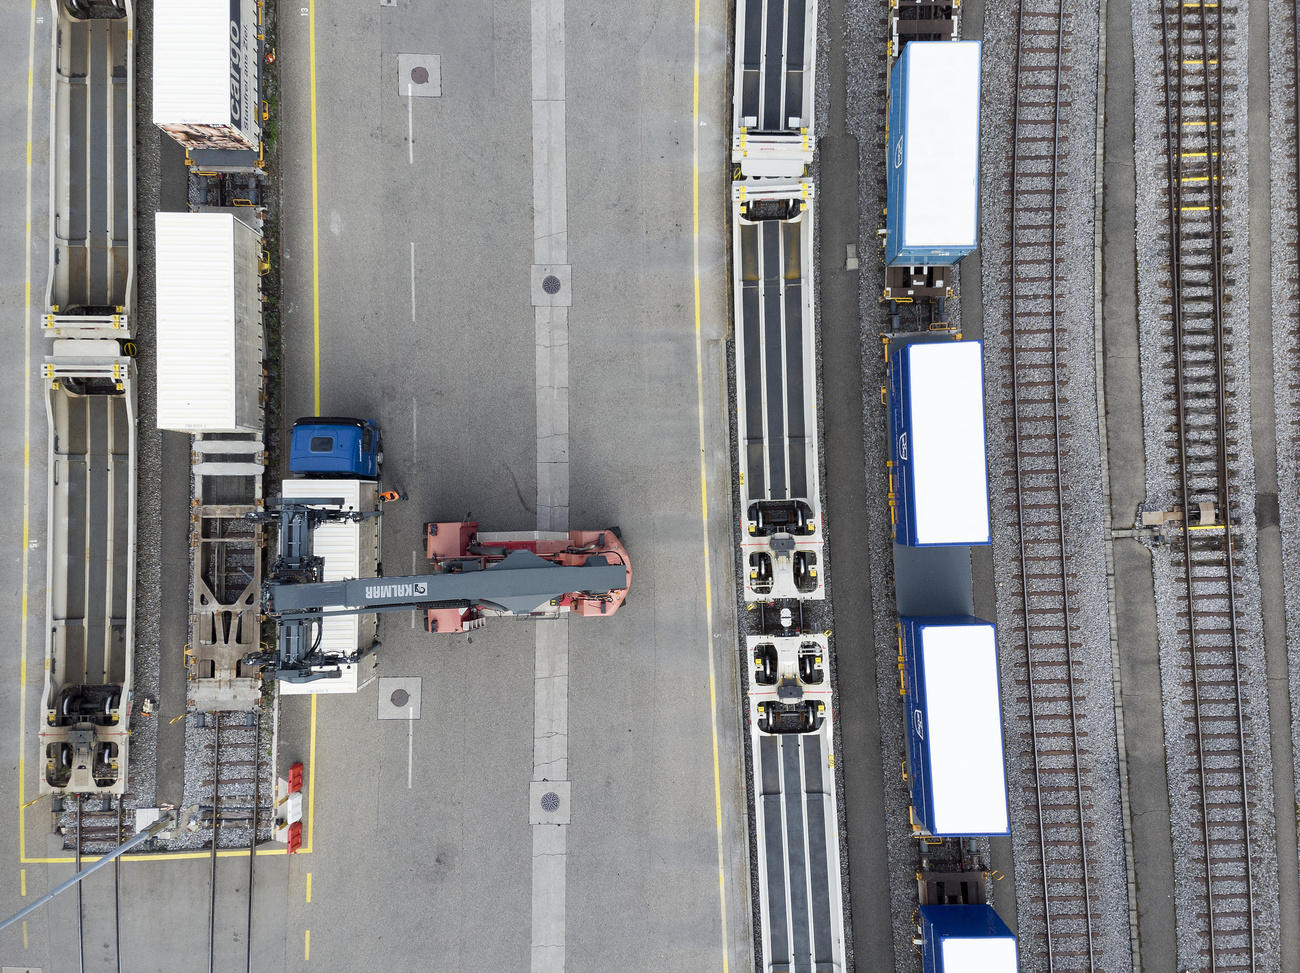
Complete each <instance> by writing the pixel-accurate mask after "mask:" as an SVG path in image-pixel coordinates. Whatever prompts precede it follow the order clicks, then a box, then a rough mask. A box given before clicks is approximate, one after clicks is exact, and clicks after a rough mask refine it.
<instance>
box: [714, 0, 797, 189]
mask: <svg viewBox="0 0 1300 973" xmlns="http://www.w3.org/2000/svg"><path fill="white" fill-rule="evenodd" d="M736 13H737V15H736V63H735V70H734V77H735V91H734V92H733V95H732V112H733V119H732V139H731V161H732V162H733V163H736V164H737V165H739V166H740V171H741V174H742V175H743V176H745V177H747V178H756V177H782V178H794V179H797V178H799V177H800V176H802V175H803V174H804V171H805V169H806V168H807V166H808V165H810V164H811V163H812V156H813V144H814V137H813V112H814V108H813V83H812V81H813V67H814V59H815V58H816V51H817V29H816V28H817V0H803V2H798V0H794V2H789V0H742V3H741V5H740V7H739V8H738V9H737V12H736Z"/></svg>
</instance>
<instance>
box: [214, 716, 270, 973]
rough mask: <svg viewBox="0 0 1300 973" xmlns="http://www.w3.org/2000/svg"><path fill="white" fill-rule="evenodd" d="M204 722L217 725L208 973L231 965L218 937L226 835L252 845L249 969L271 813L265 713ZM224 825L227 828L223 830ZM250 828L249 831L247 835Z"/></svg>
mask: <svg viewBox="0 0 1300 973" xmlns="http://www.w3.org/2000/svg"><path fill="white" fill-rule="evenodd" d="M203 715H204V723H205V724H208V723H210V726H211V729H212V751H211V752H212V764H211V776H210V777H208V778H206V779H205V780H204V781H203V786H204V787H211V789H212V791H211V793H212V803H211V806H210V808H208V809H207V811H208V821H207V823H208V825H209V827H210V828H211V829H212V838H211V844H210V849H211V856H210V858H209V865H208V973H214V971H215V970H217V969H230V968H231V966H230V957H229V956H225V955H223V957H222V960H221V962H220V963H219V962H218V959H217V954H218V944H219V942H222V940H219V939H218V936H217V849H218V848H220V847H221V844H222V837H223V833H224V834H225V835H226V836H227V837H228V838H229V839H230V840H231V846H232V847H233V846H235V845H242V846H244V847H246V848H247V849H248V874H247V876H246V879H245V891H246V893H247V896H246V901H247V912H246V915H245V916H243V917H241V918H242V919H243V920H244V921H243V933H244V953H245V956H244V968H245V970H248V971H250V973H251V970H252V968H253V878H254V866H255V865H256V861H257V836H258V830H259V828H261V827H262V826H263V825H264V824H268V825H269V823H270V817H269V812H268V813H267V814H263V813H262V811H263V809H262V807H261V798H262V788H261V780H260V772H261V769H262V768H261V761H260V759H259V751H260V749H261V727H262V721H261V714H260V713H258V712H257V711H253V712H248V713H221V712H216V713H207V714H203ZM223 829H224V832H223ZM243 832H247V835H246V837H245V835H244V834H243Z"/></svg>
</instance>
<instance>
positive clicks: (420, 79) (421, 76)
mask: <svg viewBox="0 0 1300 973" xmlns="http://www.w3.org/2000/svg"><path fill="white" fill-rule="evenodd" d="M411 80H412V81H414V82H415V83H416V84H428V83H429V69H428V68H426V67H424V66H422V65H419V66H416V67H413V68H411Z"/></svg>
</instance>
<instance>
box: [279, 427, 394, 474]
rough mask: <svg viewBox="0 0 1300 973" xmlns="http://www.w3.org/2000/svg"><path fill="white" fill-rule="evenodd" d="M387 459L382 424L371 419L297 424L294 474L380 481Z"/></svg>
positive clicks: (292, 441) (292, 454)
mask: <svg viewBox="0 0 1300 973" xmlns="http://www.w3.org/2000/svg"><path fill="white" fill-rule="evenodd" d="M383 457H384V453H383V449H382V447H381V443H380V437H379V424H378V423H376V422H373V421H372V420H370V419H349V418H339V417H334V416H307V417H305V418H302V419H299V420H298V421H297V422H295V423H294V424H293V432H292V434H291V436H290V440H289V472H290V473H294V474H297V475H299V476H337V477H344V478H347V479H360V480H377V479H379V467H380V465H381V464H382V463H383Z"/></svg>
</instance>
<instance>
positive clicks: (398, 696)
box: [388, 689, 411, 706]
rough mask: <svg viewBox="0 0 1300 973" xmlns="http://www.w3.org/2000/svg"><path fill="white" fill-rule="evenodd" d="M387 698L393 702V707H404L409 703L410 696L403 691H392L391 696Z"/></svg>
mask: <svg viewBox="0 0 1300 973" xmlns="http://www.w3.org/2000/svg"><path fill="white" fill-rule="evenodd" d="M388 698H389V699H391V700H392V701H393V705H394V706H405V705H406V704H407V703H409V702H410V701H411V694H410V693H408V692H407V691H406V690H405V689H394V690H393V695H391V696H389V697H388Z"/></svg>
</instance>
